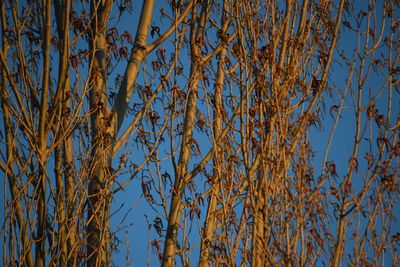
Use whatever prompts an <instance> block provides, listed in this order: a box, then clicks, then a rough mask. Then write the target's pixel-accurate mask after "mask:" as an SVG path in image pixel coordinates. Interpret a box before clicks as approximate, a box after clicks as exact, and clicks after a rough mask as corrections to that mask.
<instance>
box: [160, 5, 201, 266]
mask: <svg viewBox="0 0 400 267" xmlns="http://www.w3.org/2000/svg"><path fill="white" fill-rule="evenodd" d="M208 5H209V1H207V0H206V1H203V2H202V9H201V14H200V18H199V24H198V25H197V28H196V30H194V29H192V37H191V43H190V45H191V52H192V55H193V58H194V60H193V61H192V65H191V70H190V77H191V78H190V82H189V92H188V98H187V103H186V108H185V114H184V116H185V118H184V122H183V127H184V128H183V135H182V143H181V151H180V154H179V160H178V164H177V168H176V173H175V181H174V185H173V188H172V196H171V203H170V211H169V215H168V226H167V235H166V237H165V245H164V254H163V259H162V266H163V267H166V266H174V264H175V253H176V246H177V242H178V241H177V236H178V230H179V222H180V214H181V211H182V210H181V209H182V196H183V194H184V191H185V188H186V183H187V182H188V181H187V178H186V173H187V167H188V163H189V159H190V153H191V144H192V135H193V129H194V125H195V114H196V109H197V107H196V101H197V88H198V80H199V78H200V77H201V74H202V73H201V65H200V55H201V44H202V40H203V34H204V29H205V25H206V19H207V13H208ZM194 8H195V7H194Z"/></svg>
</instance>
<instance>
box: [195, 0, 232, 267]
mask: <svg viewBox="0 0 400 267" xmlns="http://www.w3.org/2000/svg"><path fill="white" fill-rule="evenodd" d="M227 9H228V4H227V2H226V1H224V10H223V14H222V19H221V20H222V24H223V25H222V35H223V32H224V31H226V30H227V27H228V21H227V16H228V14H227V12H228V10H227ZM223 38H224V36H222V37H221V42H224V40H223ZM225 57H226V48H223V49H222V50H221V52H220V58H219V62H218V71H217V76H216V77H217V78H216V81H215V86H214V88H215V89H214V105H215V106H214V118H213V139H214V140H215V141H216V140H218V138H219V136H220V135H221V132H222V115H223V102H222V92H223V86H224V79H225V68H224V65H225ZM214 146H216V149H215V152H214V156H213V159H214V164H213V166H214V168H213V181H212V183H211V184H210V187H211V192H210V200H209V203H208V209H207V215H206V218H205V220H204V227H203V232H202V238H201V248H200V260H199V262H200V266H204V267H205V266H210V262H212V261H211V259H210V248H211V245H212V242H213V234H214V232H215V228H216V227H215V223H216V216H215V213H216V211H217V207H218V206H217V205H218V202H217V197H218V195H219V183H220V179H221V170H223V169H224V168H223V164H224V151H223V149H222V147H221V145H220V144H219V143H217V142H215V143H214Z"/></svg>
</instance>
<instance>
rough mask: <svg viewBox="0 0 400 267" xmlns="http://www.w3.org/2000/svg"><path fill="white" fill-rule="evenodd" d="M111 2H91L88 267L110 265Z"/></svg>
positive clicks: (111, 137)
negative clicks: (109, 23) (108, 64)
mask: <svg viewBox="0 0 400 267" xmlns="http://www.w3.org/2000/svg"><path fill="white" fill-rule="evenodd" d="M111 7H112V1H93V2H92V3H91V6H90V8H91V14H92V24H91V29H90V30H91V32H90V42H89V46H90V50H91V52H92V57H91V62H90V70H89V71H90V74H91V77H90V108H91V111H92V115H91V130H92V141H91V142H92V154H91V161H90V175H89V185H88V187H89V188H88V194H89V196H88V200H89V201H88V204H89V207H88V208H89V209H88V222H87V257H88V259H87V263H88V266H89V267H95V266H109V264H110V251H109V249H110V245H109V244H110V243H109V242H110V230H109V227H110V225H109V212H110V211H109V209H110V202H111V197H112V196H111V190H110V189H111V185H112V183H111V180H110V170H111V153H112V149H111V143H112V139H113V137H114V136H113V134H114V133H113V129H112V128H111V125H110V123H109V119H108V118H107V116H108V114H109V109H108V105H107V91H106V88H107V40H106V34H107V23H108V19H109V16H110V12H111Z"/></svg>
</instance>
